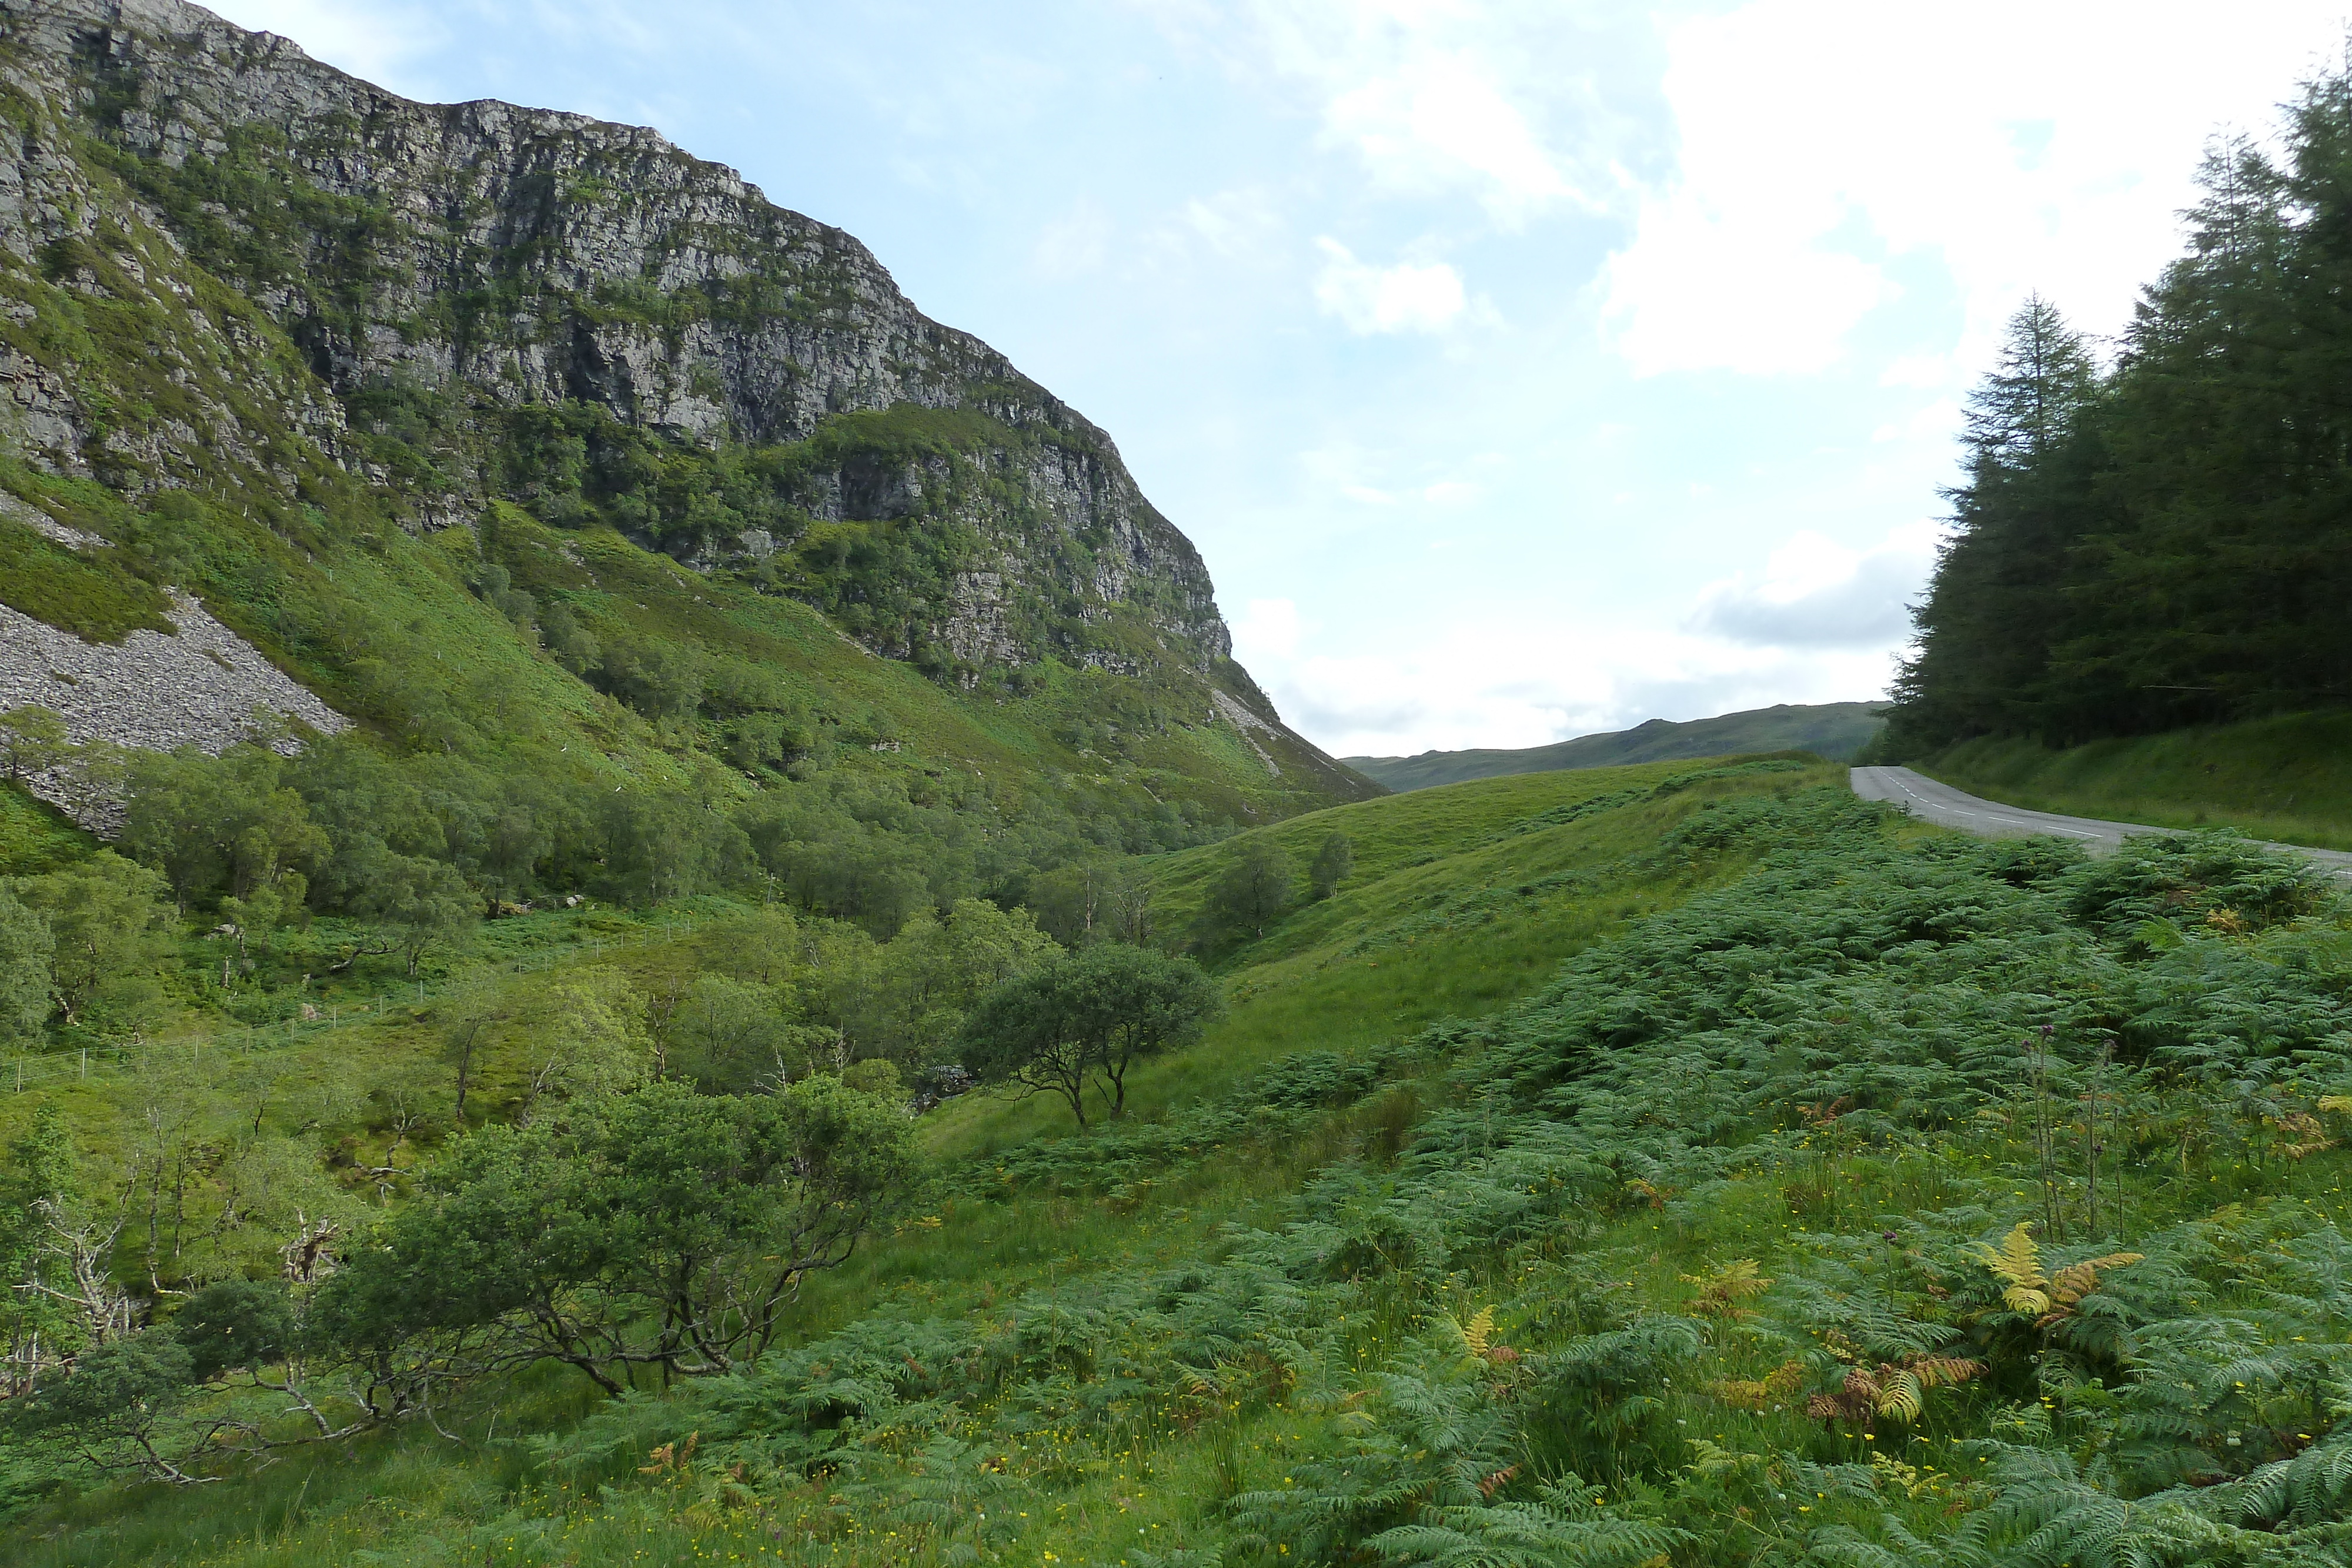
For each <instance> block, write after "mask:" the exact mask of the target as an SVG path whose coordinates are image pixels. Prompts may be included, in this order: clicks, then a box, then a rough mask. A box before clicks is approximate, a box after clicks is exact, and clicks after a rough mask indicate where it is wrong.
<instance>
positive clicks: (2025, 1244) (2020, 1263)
mask: <svg viewBox="0 0 2352 1568" xmlns="http://www.w3.org/2000/svg"><path fill="white" fill-rule="evenodd" d="M1969 1257H1971V1258H1973V1259H1975V1260H1977V1261H1978V1262H1979V1263H1981V1264H1983V1265H1984V1266H1985V1268H1986V1269H1988V1270H1990V1271H1991V1273H1992V1275H1993V1277H1994V1278H1995V1279H1997V1280H1999V1281H2001V1282H2002V1283H2003V1284H2005V1285H2007V1286H2009V1287H2010V1288H2011V1290H2012V1291H2017V1290H2025V1291H2040V1290H2042V1287H2044V1286H2046V1285H2047V1284H2049V1283H2050V1281H2049V1280H2048V1279H2047V1278H2046V1277H2044V1276H2043V1274H2042V1248H2041V1246H2040V1244H2039V1243H2037V1242H2036V1241H2035V1240H2034V1239H2033V1228H2032V1226H2031V1225H2030V1224H2028V1223H2027V1222H2026V1221H2024V1220H2022V1219H2021V1220H2019V1221H2018V1222H2017V1224H2016V1225H2015V1226H2014V1227H2013V1228H2011V1230H2010V1233H2009V1234H2008V1235H2006V1236H2004V1237H2002V1238H2001V1239H2000V1246H1999V1247H1997V1248H1996V1247H1994V1246H1992V1245H1990V1243H1988V1242H1983V1241H1979V1242H1978V1243H1976V1245H1975V1246H1974V1247H1973V1248H1971V1249H1969Z"/></svg>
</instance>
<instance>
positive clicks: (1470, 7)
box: [1131, 0, 1640, 229]
mask: <svg viewBox="0 0 2352 1568" xmlns="http://www.w3.org/2000/svg"><path fill="white" fill-rule="evenodd" d="M1131 3H1132V4H1134V5H1137V7H1138V8H1139V9H1142V10H1145V11H1148V12H1150V13H1153V14H1154V15H1156V16H1157V17H1158V18H1159V20H1160V25H1161V26H1163V27H1164V28H1165V29H1166V30H1167V31H1168V32H1169V33H1170V34H1171V35H1172V36H1174V37H1176V38H1177V39H1179V40H1180V41H1181V42H1182V43H1184V44H1186V45H1189V46H1192V47H1198V48H1202V49H1203V50H1205V51H1206V52H1208V53H1210V54H1212V55H1213V56H1215V57H1218V58H1220V59H1221V60H1222V61H1223V63H1224V64H1225V66H1226V67H1227V68H1228V69H1230V70H1231V71H1233V72H1234V74H1235V75H1236V76H1238V77H1241V78H1255V79H1256V80H1259V81H1262V82H1272V83H1275V84H1278V86H1279V89H1280V90H1282V91H1284V92H1285V93H1286V94H1296V93H1299V92H1301V91H1303V93H1304V94H1305V96H1306V97H1307V100H1308V102H1309V103H1310V104H1311V106H1312V111H1313V112H1314V113H1315V114H1316V115H1317V117H1318V120H1319V121H1320V132H1319V140H1320V141H1321V142H1322V144H1323V145H1324V146H1326V147H1328V148H1340V149H1346V150H1348V151H1349V152H1352V153H1354V154H1355V157H1356V160H1357V162H1359V163H1360V165H1361V167H1362V169H1363V172H1364V174H1365V176H1366V178H1367V179H1368V180H1369V181H1370V184H1371V186H1372V188H1373V189H1374V190H1375V191H1376V192H1380V193H1385V194H1390V195H1397V196H1410V197H1423V196H1433V195H1449V194H1459V195H1466V196H1469V197H1472V198H1473V199H1475V200H1476V201H1477V202H1478V203H1479V204H1481V205H1482V206H1483V207H1484V209H1485V210H1486V214H1487V216H1488V218H1489V220H1490V221H1492V222H1494V223H1495V224H1496V225H1499V226H1501V227H1503V228H1507V229H1515V228H1517V227H1519V226H1521V225H1524V224H1525V223H1527V222H1528V220H1529V219H1531V218H1533V217H1536V216H1538V215H1540V214H1544V213H1547V212H1549V211H1552V210H1555V209H1558V208H1560V207H1562V206H1570V207H1580V208H1585V209H1591V210H1598V209H1599V208H1600V207H1601V205H1603V204H1604V202H1605V198H1606V196H1607V193H1610V192H1612V191H1613V190H1614V189H1615V188H1616V184H1617V180H1618V175H1617V172H1616V168H1615V161H1614V158H1613V156H1612V143H1613V141H1614V140H1615V136H1616V132H1617V130H1618V127H1616V126H1615V125H1614V123H1613V122H1612V119H1611V116H1610V114H1609V111H1608V110H1606V108H1605V107H1604V106H1603V104H1602V102H1601V97H1602V95H1601V91H1600V89H1599V87H1598V86H1597V85H1596V77H1595V75H1594V74H1593V73H1592V72H1591V65H1590V63H1589V62H1590V60H1591V57H1593V56H1595V55H1597V54H1598V53H1600V52H1601V51H1600V50H1599V49H1598V48H1596V47H1595V46H1594V44H1593V42H1592V40H1593V37H1594V34H1595V33H1596V31H1598V30H1601V27H1602V26H1603V24H1602V23H1601V22H1600V21H1596V20H1595V19H1594V18H1593V17H1591V16H1580V15H1576V14H1574V13H1573V12H1572V11H1571V10H1570V8H1568V7H1563V6H1560V5H1557V4H1550V3H1547V0H1131ZM1639 21H1640V19H1639V18H1638V17H1635V16H1627V17H1625V18H1622V19H1620V20H1617V21H1613V22H1610V23H1609V24H1608V25H1609V26H1625V25H1627V24H1634V25H1638V24H1639ZM1580 56H1581V57H1582V58H1580Z"/></svg>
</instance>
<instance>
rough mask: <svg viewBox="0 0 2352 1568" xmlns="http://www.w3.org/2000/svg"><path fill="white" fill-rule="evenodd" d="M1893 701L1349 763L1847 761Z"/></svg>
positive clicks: (1393, 785) (1492, 773)
mask: <svg viewBox="0 0 2352 1568" xmlns="http://www.w3.org/2000/svg"><path fill="white" fill-rule="evenodd" d="M1885 706H1886V705H1885V703H1814V704H1811V705H1804V704H1796V703H1781V704H1779V705H1778V706H1773V707H1760V708H1756V709H1753V710H1751V711H1749V712H1748V713H1727V714H1720V715H1718V716H1716V717H1714V718H1695V719H1691V720H1688V721H1687V722H1685V723H1682V724H1676V723H1675V722H1674V721H1673V720H1671V719H1663V718H1654V719H1652V720H1650V722H1649V723H1647V724H1642V725H1636V726H1634V727H1633V728H1632V729H1621V730H1617V731H1614V732H1612V733H1611V734H1608V735H1580V736H1578V737H1576V738H1575V739H1573V740H1562V741H1558V742H1555V743H1554V744H1552V745H1550V746H1531V747H1528V748H1526V749H1525V750H1522V751H1424V752H1423V753H1422V754H1421V755H1420V756H1418V757H1349V758H1342V760H1343V761H1344V762H1345V763H1346V764H1347V766H1349V767H1350V768H1354V769H1355V770H1356V771H1357V772H1359V773H1360V774H1362V775H1364V776H1365V777H1366V778H1368V779H1374V780H1377V781H1378V782H1380V783H1382V784H1385V785H1387V786H1388V787H1389V788H1390V789H1430V788H1432V787H1433V786H1435V785H1439V784H1459V783H1461V782H1462V781H1463V780H1464V779H1498V778H1501V777H1502V776H1503V775H1505V774H1507V773H1549V772H1551V771H1553V770H1555V769H1558V768H1618V767H1622V766H1625V765H1627V764H1629V763H1635V762H1675V761H1679V760H1681V759H1683V758H1691V757H1721V756H1723V755H1725V754H1726V753H1727V752H1734V751H1810V752H1812V753H1814V754H1815V755H1817V756H1820V757H1824V758H1828V759H1829V760H1830V761H1832V762H1844V761H1847V760H1849V759H1850V758H1853V757H1854V756H1855V755H1856V754H1857V753H1859V752H1860V751H1861V750H1862V748H1863V747H1864V746H1866V745H1868V744H1869V742H1870V739H1871V737H1873V736H1874V735H1876V734H1877V733H1878V730H1879V727H1880V726H1881V725H1883V724H1884V723H1885V720H1884V719H1883V718H1881V717H1880V715H1881V714H1882V713H1883V712H1884V711H1885Z"/></svg>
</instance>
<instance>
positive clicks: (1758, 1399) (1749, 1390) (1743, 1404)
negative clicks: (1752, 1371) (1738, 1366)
mask: <svg viewBox="0 0 2352 1568" xmlns="http://www.w3.org/2000/svg"><path fill="white" fill-rule="evenodd" d="M1709 1392H1711V1393H1713V1394H1714V1396H1716V1397H1717V1399H1720V1400H1722V1401H1723V1402H1724V1403H1725V1404H1726V1405H1729V1406H1735V1407H1737V1408H1738V1409H1741V1410H1761V1409H1763V1408H1764V1406H1765V1404H1766V1402H1768V1401H1769V1400H1770V1398H1771V1397H1772V1388H1771V1385H1769V1383H1763V1382H1759V1381H1758V1380H1756V1379H1754V1378H1750V1377H1727V1378H1725V1379H1724V1380H1723V1381H1722V1382H1720V1383H1717V1384H1714V1385H1711V1386H1710V1389H1709Z"/></svg>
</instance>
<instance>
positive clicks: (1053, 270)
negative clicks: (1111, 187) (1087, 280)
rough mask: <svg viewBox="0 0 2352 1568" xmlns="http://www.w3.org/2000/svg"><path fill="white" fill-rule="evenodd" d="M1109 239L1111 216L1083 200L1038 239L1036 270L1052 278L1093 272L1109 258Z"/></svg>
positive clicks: (1047, 228)
mask: <svg viewBox="0 0 2352 1568" xmlns="http://www.w3.org/2000/svg"><path fill="white" fill-rule="evenodd" d="M1110 237H1111V223H1110V214H1108V213H1106V212H1104V211H1103V210H1102V208H1101V207H1100V206H1099V205H1098V204H1096V203H1094V202H1092V201H1088V200H1085V199H1081V200H1080V201H1079V203H1078V204H1077V205H1076V207H1073V208H1072V209H1071V210H1070V211H1069V212H1068V213H1067V214H1064V215H1063V216H1062V217H1060V218H1057V219H1055V221H1054V222H1053V223H1051V224H1048V225H1045V233H1043V234H1041V235H1038V236H1037V246H1036V249H1035V251H1034V259H1035V261H1036V265H1037V270H1038V271H1039V272H1041V273H1043V274H1045V276H1046V277H1052V278H1070V277H1078V276H1079V275H1080V274H1082V273H1088V272H1092V271H1094V270H1095V269H1096V268H1097V267H1100V266H1101V265H1102V264H1103V257H1104V256H1106V255H1108V252H1109V249H1110Z"/></svg>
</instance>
